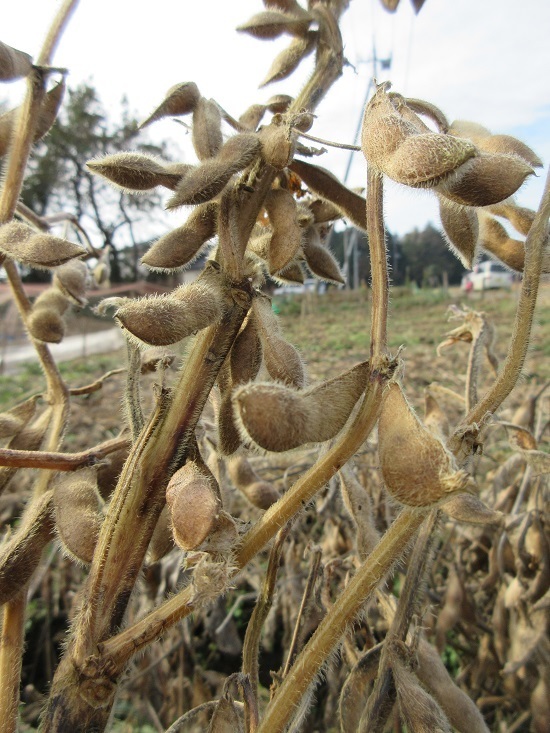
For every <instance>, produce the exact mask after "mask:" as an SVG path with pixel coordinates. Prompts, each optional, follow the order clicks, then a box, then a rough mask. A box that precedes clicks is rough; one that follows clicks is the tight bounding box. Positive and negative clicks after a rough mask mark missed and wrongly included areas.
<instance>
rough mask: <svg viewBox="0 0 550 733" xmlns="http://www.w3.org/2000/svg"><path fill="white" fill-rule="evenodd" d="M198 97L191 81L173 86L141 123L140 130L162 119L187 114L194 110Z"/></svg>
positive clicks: (197, 90) (197, 89) (197, 91)
mask: <svg viewBox="0 0 550 733" xmlns="http://www.w3.org/2000/svg"><path fill="white" fill-rule="evenodd" d="M200 96H201V95H200V92H199V88H198V87H197V85H196V84H195V82H193V81H186V82H183V84H175V85H174V86H173V87H170V89H169V90H168V91H167V92H166V97H165V98H164V99H163V101H162V102H161V103H160V104H159V106H158V107H157V108H156V109H155V110H154V111H153V112H151V114H150V115H149V117H147V119H146V120H145V121H144V122H142V123H141V125H140V128H141V129H143V128H144V127H147V125H150V124H151V123H152V122H155V121H156V120H160V119H162V118H163V117H169V116H173V117H179V116H180V115H187V114H189V113H190V112H192V111H193V110H194V109H195V107H196V105H197V102H198V101H199V99H200Z"/></svg>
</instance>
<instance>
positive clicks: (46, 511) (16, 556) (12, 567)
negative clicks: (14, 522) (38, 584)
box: [0, 490, 54, 605]
mask: <svg viewBox="0 0 550 733" xmlns="http://www.w3.org/2000/svg"><path fill="white" fill-rule="evenodd" d="M52 494H53V492H52V491H51V490H50V491H47V492H45V493H44V494H42V495H41V496H39V497H37V498H35V499H33V500H32V501H31V502H30V503H29V504H28V505H27V507H26V509H25V513H24V514H23V517H22V521H21V524H20V525H19V526H18V527H17V529H16V530H15V531H14V532H13V534H12V535H11V536H10V538H9V539H8V540H7V541H5V542H4V543H3V544H2V545H1V546H0V605H2V604H4V603H7V602H8V601H10V600H11V599H12V598H13V597H14V596H15V595H17V593H19V592H20V591H21V589H22V588H24V587H25V584H26V583H27V582H28V581H29V580H30V578H31V576H32V574H33V572H34V571H35V570H36V567H37V565H38V563H39V562H40V558H41V557H42V551H43V550H44V548H45V546H46V545H47V544H48V542H49V541H50V540H51V539H52V536H53V526H54V524H53V519H52V516H51V510H52Z"/></svg>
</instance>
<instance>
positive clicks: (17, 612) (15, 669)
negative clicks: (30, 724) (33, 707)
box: [0, 585, 27, 733]
mask: <svg viewBox="0 0 550 733" xmlns="http://www.w3.org/2000/svg"><path fill="white" fill-rule="evenodd" d="M26 607H27V586H26V585H24V586H23V588H21V590H20V591H19V593H18V594H17V595H16V596H14V597H13V598H12V599H11V600H10V601H8V602H7V603H6V604H5V605H4V608H3V619H2V633H1V635H0V680H1V684H0V720H1V721H2V730H3V731H4V733H16V731H17V718H18V710H19V681H20V677H21V663H22V658H23V643H24V638H25V609H26Z"/></svg>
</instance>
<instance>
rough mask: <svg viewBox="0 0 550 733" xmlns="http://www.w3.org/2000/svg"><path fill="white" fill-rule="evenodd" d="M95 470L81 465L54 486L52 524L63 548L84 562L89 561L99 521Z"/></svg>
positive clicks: (100, 517)
mask: <svg viewBox="0 0 550 733" xmlns="http://www.w3.org/2000/svg"><path fill="white" fill-rule="evenodd" d="M102 503H103V502H102V501H101V498H100V496H99V492H98V490H97V473H96V471H95V470H94V469H91V468H85V469H82V470H81V471H77V472H75V473H69V474H65V475H64V476H63V477H62V478H61V479H60V480H59V481H58V482H57V483H56V484H55V486H54V489H53V504H54V507H55V524H56V527H57V532H58V534H59V538H60V540H61V543H62V545H63V548H64V549H65V550H66V551H68V553H69V555H71V556H72V557H75V558H77V559H78V560H81V561H82V562H84V563H90V562H92V558H93V555H94V550H95V546H96V543H97V538H98V536H99V530H100V529H101V524H102V522H103V514H102V511H101V507H102Z"/></svg>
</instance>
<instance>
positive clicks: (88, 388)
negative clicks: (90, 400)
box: [69, 367, 126, 396]
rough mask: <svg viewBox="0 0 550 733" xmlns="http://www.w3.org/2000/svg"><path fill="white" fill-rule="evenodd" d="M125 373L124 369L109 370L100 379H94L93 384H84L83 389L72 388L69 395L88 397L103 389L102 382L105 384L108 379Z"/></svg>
mask: <svg viewBox="0 0 550 733" xmlns="http://www.w3.org/2000/svg"><path fill="white" fill-rule="evenodd" d="M125 371H126V367H120V369H111V371H109V372H106V373H105V374H104V375H103V376H102V377H100V378H99V379H96V380H95V382H92V383H91V384H85V385H84V386H83V387H73V388H72V389H70V390H69V394H70V395H71V396H78V395H88V394H92V392H97V391H98V390H100V389H101V388H102V387H103V382H105V381H106V380H107V379H109V378H110V377H113V376H115V374H122V373H123V372H125Z"/></svg>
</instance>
